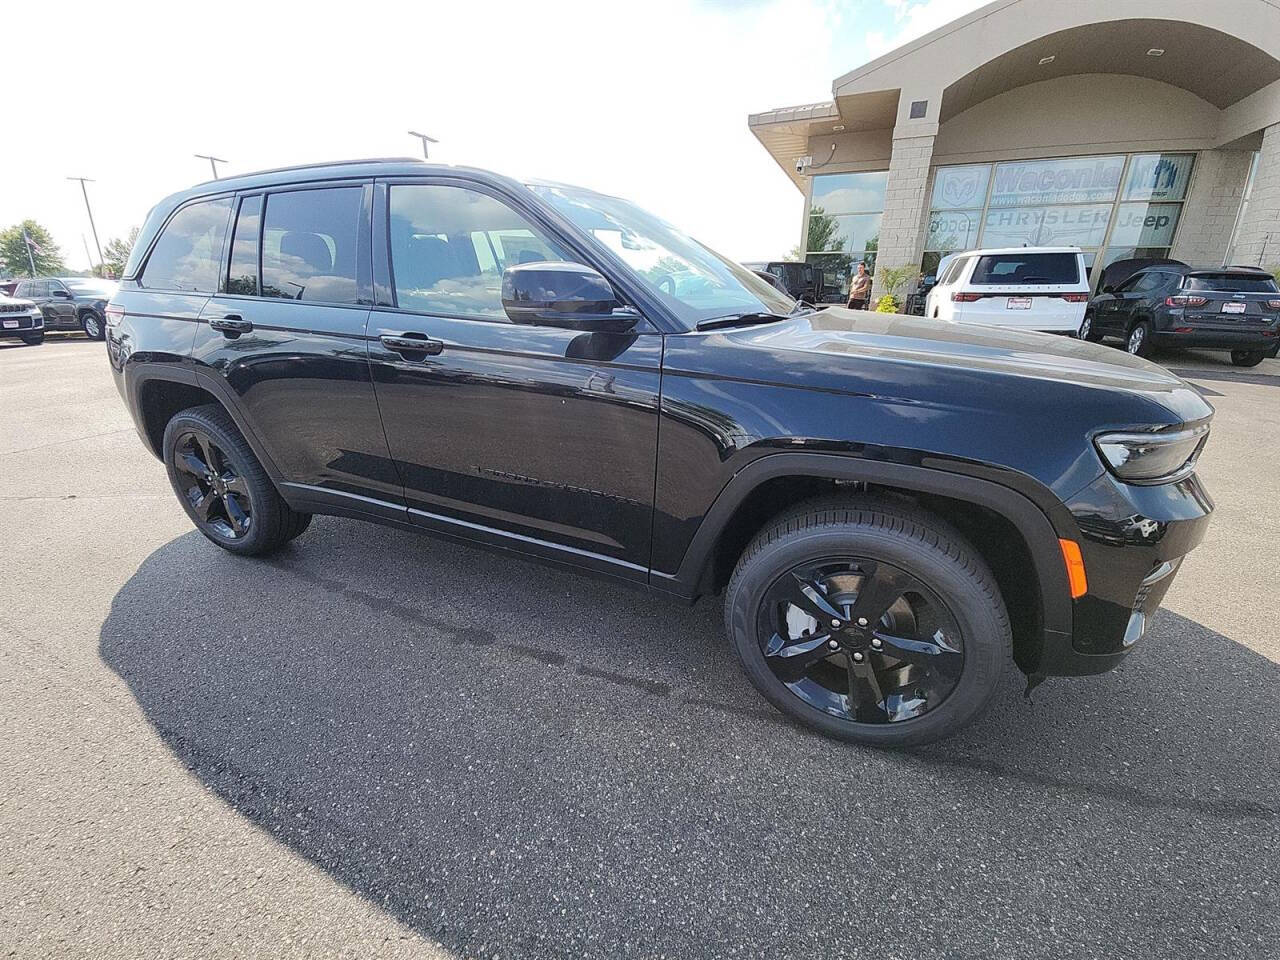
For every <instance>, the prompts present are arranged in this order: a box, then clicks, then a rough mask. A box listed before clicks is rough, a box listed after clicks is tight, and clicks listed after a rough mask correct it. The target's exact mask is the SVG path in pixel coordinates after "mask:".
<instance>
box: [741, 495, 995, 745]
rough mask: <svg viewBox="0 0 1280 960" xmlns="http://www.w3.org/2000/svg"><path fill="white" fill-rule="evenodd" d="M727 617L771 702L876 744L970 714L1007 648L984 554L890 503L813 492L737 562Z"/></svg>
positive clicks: (934, 522) (830, 730)
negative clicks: (819, 495) (825, 497)
mask: <svg viewBox="0 0 1280 960" xmlns="http://www.w3.org/2000/svg"><path fill="white" fill-rule="evenodd" d="M725 619H726V625H727V629H728V633H729V637H730V642H731V643H732V644H733V646H734V649H735V651H736V652H737V654H738V657H739V659H740V660H741V662H742V665H743V668H744V669H745V671H746V673H747V676H748V677H749V678H750V679H751V682H752V683H754V684H755V686H756V688H757V689H758V690H759V691H760V692H761V693H762V694H763V695H764V696H765V697H766V698H767V699H768V700H769V701H770V702H771V703H773V704H774V706H776V707H778V708H779V709H780V710H782V711H783V712H785V713H788V714H790V715H791V716H792V717H795V718H796V719H798V720H801V721H802V722H804V723H806V724H808V725H809V726H812V727H815V728H817V729H818V730H820V731H822V732H824V733H827V734H831V735H833V736H837V737H841V738H843V739H846V740H856V741H861V742H864V743H871V744H881V745H894V746H898V745H908V744H917V743H926V742H928V741H931V740H936V739H938V738H940V737H944V736H948V735H950V734H952V733H954V732H955V731H956V730H958V729H960V728H961V727H963V726H964V725H966V724H967V723H969V722H970V721H972V720H973V719H974V718H975V717H976V716H977V715H978V714H979V713H980V712H981V711H982V710H983V708H984V707H985V706H986V705H987V704H988V702H989V701H990V699H991V697H992V695H993V694H994V693H995V690H996V687H997V685H998V683H999V680H1000V672H1001V670H1002V669H1003V667H1004V665H1005V663H1006V662H1007V661H1008V660H1009V659H1010V657H1011V654H1012V649H1013V641H1012V635H1011V632H1010V628H1009V617H1008V613H1007V612H1006V610H1005V606H1004V601H1003V600H1002V598H1001V596H1000V593H999V590H998V589H997V587H996V583H995V578H994V577H993V576H992V574H991V571H990V570H989V569H988V568H987V566H986V564H985V563H983V561H982V560H981V559H980V558H979V556H978V555H977V552H976V551H975V550H974V549H973V548H972V547H971V546H969V545H968V544H967V543H966V542H965V540H964V539H963V538H962V537H961V536H960V534H959V533H958V532H956V531H955V530H954V529H952V528H951V527H950V526H948V525H947V524H945V523H943V522H942V521H941V520H939V519H937V518H935V517H933V516H931V515H929V514H927V513H924V512H921V511H918V510H915V509H912V508H911V507H909V506H906V505H900V504H897V503H895V502H893V501H888V500H871V501H865V502H864V501H852V500H844V499H830V500H819V501H814V502H812V503H809V504H805V505H802V506H801V507H799V508H797V509H796V510H795V511H794V512H791V513H787V514H784V515H783V516H781V517H779V518H778V519H776V520H774V521H772V522H771V523H770V524H769V525H768V526H767V527H766V528H765V529H764V530H762V531H761V532H760V533H759V534H758V535H757V536H756V538H755V539H754V540H753V541H752V542H751V544H750V546H748V547H747V549H746V551H745V552H744V553H743V554H742V558H741V559H740V560H739V561H738V566H737V569H736V570H735V571H734V574H733V577H732V579H731V580H730V582H729V588H728V590H727V591H726V596H725Z"/></svg>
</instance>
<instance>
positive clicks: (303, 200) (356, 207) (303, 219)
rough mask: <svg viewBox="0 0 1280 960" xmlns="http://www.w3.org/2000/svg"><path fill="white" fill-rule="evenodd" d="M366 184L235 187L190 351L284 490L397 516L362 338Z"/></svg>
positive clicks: (366, 285)
mask: <svg viewBox="0 0 1280 960" xmlns="http://www.w3.org/2000/svg"><path fill="white" fill-rule="evenodd" d="M371 191H372V187H371V186H370V185H368V184H367V183H364V182H359V181H343V182H337V183H334V182H327V183H324V184H319V185H307V184H302V185H292V186H288V187H282V188H279V189H274V190H271V191H262V192H244V193H241V194H240V195H239V196H237V198H236V204H237V206H236V212H235V220H234V226H233V231H232V233H231V241H230V243H229V254H228V256H227V257H226V258H225V261H224V262H226V263H227V267H226V269H225V270H224V271H223V275H222V278H221V284H220V287H219V290H218V292H217V294H216V295H215V296H214V297H212V298H211V299H210V300H209V301H208V303H207V304H206V305H205V308H204V310H203V312H202V314H201V322H200V325H199V329H198V332H197V334H196V338H195V346H194V348H193V350H192V357H193V359H194V360H195V362H196V371H197V375H198V376H200V377H201V378H202V380H203V381H204V382H205V383H206V384H208V385H209V386H210V388H211V389H214V390H215V392H220V394H221V395H223V396H225V397H226V398H227V399H228V401H229V404H230V405H232V406H233V407H234V408H236V409H237V410H239V411H240V412H241V414H242V416H243V419H244V424H243V426H245V427H246V428H247V429H249V430H251V431H252V432H253V433H254V434H255V436H256V439H257V441H258V443H259V444H260V447H261V449H262V450H263V451H265V453H266V455H267V456H268V457H269V459H270V460H271V461H272V465H273V466H274V469H275V471H276V473H277V474H278V475H279V476H280V477H281V479H282V480H283V485H284V487H285V492H286V494H288V495H289V496H290V497H291V498H296V499H301V500H310V501H313V502H316V503H317V504H319V505H323V506H326V507H333V508H337V509H342V510H356V511H358V512H364V513H372V514H376V515H388V514H389V515H393V516H403V513H404V507H403V499H402V496H401V490H400V483H399V480H398V478H397V476H396V471H395V467H394V465H393V464H392V462H391V459H390V455H389V453H388V451H387V445H386V439H385V437H384V436H383V433H382V426H381V421H380V419H379V417H378V409H377V404H376V402H375V400H374V395H373V384H372V382H371V380H370V376H369V362H368V357H367V353H366V349H365V327H366V324H367V322H368V317H369V307H370V304H371V302H372V289H373V287H372V271H371V258H370V255H369V243H370V241H369V217H370V196H371Z"/></svg>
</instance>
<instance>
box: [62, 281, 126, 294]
mask: <svg viewBox="0 0 1280 960" xmlns="http://www.w3.org/2000/svg"><path fill="white" fill-rule="evenodd" d="M63 283H65V284H66V285H67V286H68V287H70V288H71V289H72V290H74V291H75V292H76V293H101V294H105V295H107V296H110V295H111V294H113V293H115V292H116V287H118V286H119V284H118V283H116V282H114V281H112V280H93V279H87V280H64V281H63Z"/></svg>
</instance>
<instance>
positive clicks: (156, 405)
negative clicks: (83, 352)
mask: <svg viewBox="0 0 1280 960" xmlns="http://www.w3.org/2000/svg"><path fill="white" fill-rule="evenodd" d="M107 321H108V331H107V352H108V355H109V357H110V361H111V366H112V369H113V372H114V376H115V380H116V383H117V385H118V387H119V389H120V392H121V395H122V396H123V398H124V400H125V402H126V404H127V405H128V408H129V411H130V413H131V414H132V416H133V419H134V422H135V424H136V425H137V430H138V434H139V436H140V437H141V438H142V441H143V443H144V444H145V445H146V446H147V447H148V448H149V449H150V450H151V451H152V452H153V453H154V454H155V455H156V456H157V457H159V458H160V459H161V460H163V462H164V464H165V466H166V469H167V471H168V475H169V479H170V481H171V483H172V485H173V489H174V491H175V493H176V494H177V497H178V500H179V502H180V503H181V504H182V506H183V508H184V509H185V510H186V512H187V513H188V515H189V516H190V517H191V520H192V522H193V523H194V524H195V526H196V527H197V528H198V529H199V530H200V531H201V533H203V534H204V535H205V536H206V537H207V538H208V539H209V540H211V541H212V542H213V543H215V544H217V545H218V546H220V547H222V548H223V549H225V550H228V551H231V552H233V553H238V554H250V555H252V554H263V553H266V552H268V551H272V550H277V549H279V548H281V547H282V546H284V545H285V544H286V543H288V542H289V541H290V540H292V539H294V538H295V537H297V536H299V534H301V533H302V532H303V531H304V530H305V529H306V528H307V524H308V522H309V521H310V519H311V517H312V515H313V514H317V513H319V514H334V515H340V516H346V517H356V518H360V519H363V520H370V521H374V522H378V523H384V524H391V525H394V526H397V527H401V528H405V529H410V530H418V531H423V532H427V533H434V534H440V535H444V536H447V537H451V538H455V539H459V540H464V541H467V542H470V543H474V544H478V545H482V546H487V547H493V548H498V549H503V550H508V551H517V552H519V553H522V554H525V555H527V556H530V557H535V558H538V559H541V560H545V561H549V562H552V563H557V564H560V565H562V566H564V567H566V568H568V569H571V570H575V571H583V572H590V573H595V574H602V575H607V576H611V577H615V578H617V579H619V580H623V581H626V582H629V583H632V584H636V585H638V586H641V587H646V588H648V589H649V590H652V591H654V592H655V593H659V594H665V595H669V596H673V597H677V598H680V599H683V600H686V601H692V600H694V599H696V598H698V597H703V596H714V595H718V594H720V593H723V594H724V611H725V623H726V629H727V632H728V635H729V640H730V642H731V644H732V645H733V648H734V649H735V651H736V652H737V655H738V657H739V658H740V660H741V662H742V665H743V668H744V670H745V671H746V674H747V676H748V677H749V678H750V679H751V681H752V682H753V683H754V684H755V685H756V687H757V688H758V689H759V690H760V692H761V693H762V694H763V695H764V696H765V697H766V698H768V699H769V700H770V701H771V702H772V703H773V704H775V705H776V706H777V707H778V708H779V709H781V710H783V711H785V712H787V713H788V714H790V715H791V716H793V717H796V718H798V719H800V720H801V721H803V722H805V723H807V724H810V725H812V726H814V727H816V728H818V729H819V730H822V731H824V732H826V733H829V734H833V735H836V736H840V737H845V738H848V739H853V740H861V741H865V742H869V743H879V744H904V743H919V742H922V741H926V740H931V739H935V738H938V737H941V736H944V735H947V734H950V733H952V732H954V731H956V730H958V729H959V728H960V727H962V726H963V725H964V724H966V723H968V722H969V721H970V720H972V719H973V718H974V717H975V716H976V715H977V714H978V712H979V711H980V710H981V709H982V708H983V707H984V705H985V704H986V703H987V702H988V701H989V700H990V698H991V697H992V695H993V693H994V691H995V690H996V686H997V680H998V678H999V677H1000V674H1001V670H1002V668H1003V667H1004V666H1005V664H1006V662H1007V661H1008V660H1009V658H1010V657H1012V659H1013V660H1014V661H1015V662H1016V663H1017V665H1018V666H1019V667H1020V668H1021V669H1022V670H1023V672H1024V673H1026V674H1027V676H1028V678H1029V682H1031V683H1034V682H1036V681H1038V680H1040V679H1042V678H1043V677H1045V676H1046V675H1069V674H1092V673H1099V672H1102V671H1106V670H1109V669H1111V668H1112V667H1114V666H1116V665H1117V664H1118V663H1119V662H1120V661H1121V660H1122V659H1123V658H1124V657H1125V655H1126V654H1128V653H1129V651H1131V650H1132V649H1133V648H1134V647H1135V646H1136V645H1137V644H1138V643H1139V642H1140V640H1141V638H1142V636H1143V633H1144V630H1145V628H1146V624H1147V622H1148V620H1149V618H1150V616H1151V614H1152V613H1153V612H1154V611H1155V609H1156V607H1157V606H1158V605H1159V603H1160V600H1161V598H1162V597H1163V596H1164V594H1165V591H1166V590H1167V589H1168V588H1169V584H1170V583H1171V582H1172V580H1173V576H1174V574H1175V572H1176V571H1177V569H1178V566H1179V564H1180V563H1181V562H1182V559H1183V557H1184V556H1185V555H1186V554H1187V552H1188V551H1189V550H1191V549H1192V548H1193V547H1195V546H1196V544H1197V543H1198V542H1199V541H1200V539H1201V537H1202V536H1203V534H1204V531H1205V527H1206V525H1207V522H1208V519H1209V515H1210V512H1211V510H1212V501H1211V500H1210V498H1209V495H1208V493H1207V492H1206V491H1205V489H1204V487H1203V485H1202V484H1201V482H1200V480H1199V479H1198V478H1197V476H1196V474H1195V472H1194V468H1195V465H1196V460H1197V457H1198V456H1199V454H1200V452H1201V450H1202V448H1203V447H1204V444H1205V441H1206V438H1207V436H1208V432H1209V425H1210V418H1211V416H1212V409H1211V408H1210V407H1209V406H1208V404H1206V403H1205V401H1204V400H1203V399H1201V397H1200V395H1199V394H1198V393H1197V392H1196V391H1195V390H1193V389H1192V388H1190V387H1189V386H1187V385H1186V384H1184V383H1183V382H1182V381H1181V380H1179V379H1178V378H1177V377H1175V376H1173V375H1172V374H1170V373H1168V372H1167V371H1165V370H1163V369H1162V368H1160V367H1158V366H1155V365H1153V364H1151V363H1149V362H1147V361H1145V360H1142V359H1140V358H1137V357H1132V356H1128V355H1126V354H1124V353H1122V352H1119V351H1112V350H1107V349H1105V348H1102V347H1098V346H1095V345H1093V344H1089V343H1083V342H1079V341H1076V340H1065V339H1062V338H1055V337H1050V336H1044V335H1040V334H1035V333H1025V332H1017V331H1009V330H998V329H991V328H985V327H979V326H966V325H956V324H939V323H937V322H935V321H929V320H924V319H916V318H910V317H901V316H893V315H885V314H873V313H866V312H852V311H848V310H845V309H843V308H832V309H828V310H825V311H823V312H815V311H814V310H812V309H811V308H809V307H807V306H804V305H802V304H799V303H797V302H796V301H794V300H792V299H790V298H789V297H787V296H786V295H784V294H782V293H780V292H779V291H777V290H776V289H774V288H773V287H771V286H769V285H768V284H766V283H764V282H763V281H761V280H760V279H759V278H757V277H755V276H754V275H753V274H752V273H751V272H750V271H749V270H746V269H744V268H743V267H741V266H739V265H738V264H735V263H732V262H730V261H728V260H726V259H724V258H722V257H720V256H718V255H716V254H715V253H713V252H711V251H710V250H708V249H707V248H706V247H705V246H702V245H701V244H699V243H697V242H695V241H693V240H691V239H690V238H689V237H687V236H685V235H684V234H682V233H680V232H679V231H677V230H676V229H674V228H673V227H671V226H669V225H668V224H666V223H664V222H663V221H661V220H659V219H657V218H655V217H653V216H651V215H649V214H648V213H646V212H644V211H643V210H640V209H638V208H637V207H635V206H633V205H632V204H630V203H628V202H626V201H624V200H620V199H617V198H615V197H610V196H604V195H601V194H598V193H592V192H589V191H586V190H580V189H576V188H573V187H568V186H563V185H554V184H544V183H533V184H522V183H518V182H516V181H513V180H509V179H506V178H504V177H500V176H497V175H494V174H491V173H487V172H483V171H480V170H471V169H463V168H456V167H445V166H431V165H427V164H423V163H420V162H413V161H366V162H354V163H345V164H329V165H319V166H313V167H301V168H293V169H287V170H277V171H270V172H265V173H258V174H250V175H245V176H241V177H237V178H234V179H228V180H218V181H215V182H213V183H208V184H203V185H201V186H199V187H196V188H193V189H191V190H189V191H186V192H184V193H180V194H176V195H174V196H171V197H169V198H167V199H166V200H163V201H161V202H160V203H159V204H158V205H157V206H156V207H155V209H154V210H153V211H152V213H151V215H150V216H149V218H148V220H147V223H146V225H145V226H144V228H143V230H142V233H141V235H140V237H139V239H138V243H137V245H136V246H135V248H134V252H133V254H132V256H131V257H130V261H129V264H128V266H127V268H126V270H125V279H124V280H123V281H122V283H121V286H120V290H119V292H118V293H117V294H116V296H115V297H114V298H113V299H112V301H111V303H110V305H109V306H108V310H107ZM424 602H430V598H424ZM653 642H655V643H672V644H684V643H703V642H706V638H704V637H698V636H674V637H662V638H654V641H653Z"/></svg>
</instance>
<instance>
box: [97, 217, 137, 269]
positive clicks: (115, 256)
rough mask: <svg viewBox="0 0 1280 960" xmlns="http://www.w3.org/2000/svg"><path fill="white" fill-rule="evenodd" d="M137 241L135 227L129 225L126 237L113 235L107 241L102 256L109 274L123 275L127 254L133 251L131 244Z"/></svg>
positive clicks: (127, 260)
mask: <svg viewBox="0 0 1280 960" xmlns="http://www.w3.org/2000/svg"><path fill="white" fill-rule="evenodd" d="M137 242H138V228H137V227H130V228H129V235H128V236H127V237H113V238H112V239H110V240H108V241H107V246H106V248H105V250H104V251H103V254H102V258H103V261H104V263H103V266H104V267H105V268H106V269H107V270H108V271H110V274H111V276H113V277H116V278H119V277H121V276H123V275H124V265H125V264H126V263H128V262H129V254H130V253H132V252H133V245H134V244H135V243H137Z"/></svg>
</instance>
